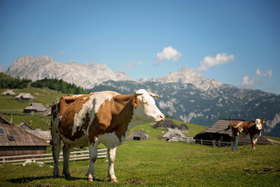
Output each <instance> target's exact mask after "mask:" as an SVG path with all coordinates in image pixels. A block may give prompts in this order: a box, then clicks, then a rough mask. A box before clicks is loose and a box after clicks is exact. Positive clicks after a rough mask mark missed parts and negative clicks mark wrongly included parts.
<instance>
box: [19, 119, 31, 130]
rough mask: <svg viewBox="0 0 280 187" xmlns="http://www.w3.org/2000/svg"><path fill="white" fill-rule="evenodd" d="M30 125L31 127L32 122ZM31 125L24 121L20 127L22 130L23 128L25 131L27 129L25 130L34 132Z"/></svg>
mask: <svg viewBox="0 0 280 187" xmlns="http://www.w3.org/2000/svg"><path fill="white" fill-rule="evenodd" d="M30 125H31V121H30ZM30 125H28V124H27V123H26V122H25V121H22V122H21V123H20V124H19V125H18V127H21V128H23V129H25V130H33V128H32V127H31V126H30Z"/></svg>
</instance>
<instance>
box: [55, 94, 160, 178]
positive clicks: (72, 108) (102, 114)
mask: <svg viewBox="0 0 280 187" xmlns="http://www.w3.org/2000/svg"><path fill="white" fill-rule="evenodd" d="M153 97H159V96H157V95H155V94H152V93H148V92H147V91H146V90H143V89H140V90H138V91H136V92H135V94H129V95H121V94H119V93H116V92H112V91H104V92H96V93H90V94H82V95H66V96H63V97H62V98H61V99H60V100H59V101H57V102H56V103H55V104H53V106H52V117H51V132H52V144H53V159H54V169H53V177H59V169H58V160H59V152H60V146H61V140H62V142H63V143H64V146H63V173H62V174H63V175H64V176H65V178H70V171H69V165H68V162H69V155H70V149H71V148H72V147H89V158H90V165H89V169H88V172H87V174H86V175H87V179H88V181H93V180H95V176H94V163H95V161H96V159H97V147H98V144H100V143H102V144H104V145H105V146H106V147H107V150H108V160H109V168H108V177H109V180H110V181H112V182H118V180H117V177H116V176H115V171H114V163H115V156H116V147H117V146H118V145H121V144H123V143H124V141H125V137H126V135H127V133H128V131H129V130H130V129H131V128H132V127H134V126H135V125H139V124H143V123H148V122H162V121H163V120H164V119H165V117H164V115H163V114H162V113H161V112H160V110H159V109H158V108H157V106H156V104H155V100H154V99H153Z"/></svg>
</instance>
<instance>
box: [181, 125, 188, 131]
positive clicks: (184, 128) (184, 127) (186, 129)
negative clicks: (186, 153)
mask: <svg viewBox="0 0 280 187" xmlns="http://www.w3.org/2000/svg"><path fill="white" fill-rule="evenodd" d="M179 129H181V131H188V130H189V128H188V127H187V125H185V124H181V125H180V126H179Z"/></svg>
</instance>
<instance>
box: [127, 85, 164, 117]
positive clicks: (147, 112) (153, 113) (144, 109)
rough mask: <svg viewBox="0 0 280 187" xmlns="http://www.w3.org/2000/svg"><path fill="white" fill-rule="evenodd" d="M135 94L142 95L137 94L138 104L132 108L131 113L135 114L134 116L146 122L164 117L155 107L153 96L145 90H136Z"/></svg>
mask: <svg viewBox="0 0 280 187" xmlns="http://www.w3.org/2000/svg"><path fill="white" fill-rule="evenodd" d="M136 94H142V95H139V96H137V97H138V99H139V101H140V105H139V106H138V107H136V108H134V110H133V114H134V115H136V116H135V117H134V118H136V119H137V118H138V119H139V120H141V121H146V122H150V121H155V122H158V121H161V120H163V119H164V115H163V114H162V113H161V112H160V110H159V109H158V108H157V106H156V103H155V100H154V98H153V97H151V96H150V95H149V94H148V92H146V90H143V89H141V90H138V91H136Z"/></svg>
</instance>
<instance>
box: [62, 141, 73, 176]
mask: <svg viewBox="0 0 280 187" xmlns="http://www.w3.org/2000/svg"><path fill="white" fill-rule="evenodd" d="M70 151H71V145H69V144H64V146H63V172H62V175H64V176H65V178H66V179H70V171H69V157H70Z"/></svg>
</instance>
